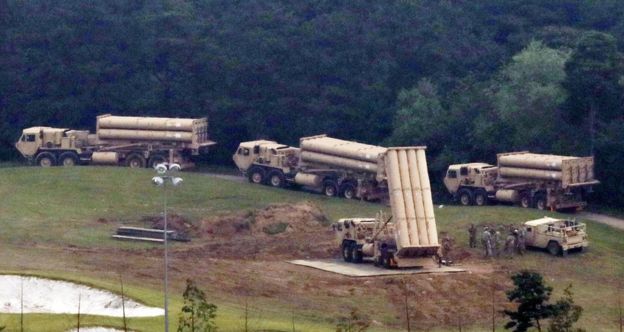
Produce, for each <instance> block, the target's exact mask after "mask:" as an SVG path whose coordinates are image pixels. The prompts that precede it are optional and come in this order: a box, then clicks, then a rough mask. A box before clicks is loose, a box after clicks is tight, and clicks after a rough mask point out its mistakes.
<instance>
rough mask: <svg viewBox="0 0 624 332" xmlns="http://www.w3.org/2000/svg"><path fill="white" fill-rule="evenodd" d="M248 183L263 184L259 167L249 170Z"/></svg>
mask: <svg viewBox="0 0 624 332" xmlns="http://www.w3.org/2000/svg"><path fill="white" fill-rule="evenodd" d="M249 182H251V183H255V184H263V183H264V170H263V169H262V168H260V167H253V168H252V169H251V170H249Z"/></svg>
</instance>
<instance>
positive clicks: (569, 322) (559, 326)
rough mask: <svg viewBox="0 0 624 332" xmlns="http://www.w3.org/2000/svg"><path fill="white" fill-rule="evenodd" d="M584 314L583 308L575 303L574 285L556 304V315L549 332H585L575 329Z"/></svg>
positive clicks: (567, 289)
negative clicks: (573, 296) (573, 295)
mask: <svg viewBox="0 0 624 332" xmlns="http://www.w3.org/2000/svg"><path fill="white" fill-rule="evenodd" d="M582 313H583V308H582V307H581V306H580V305H577V304H575V303H574V299H573V298H572V285H571V284H570V285H569V286H568V287H566V289H565V290H564V296H563V298H561V299H559V300H558V301H557V302H556V303H555V304H554V314H553V317H552V320H551V321H550V326H549V327H548V332H584V331H585V330H583V329H579V328H574V327H573V325H574V324H575V323H576V322H577V321H578V320H579V318H581V314H582Z"/></svg>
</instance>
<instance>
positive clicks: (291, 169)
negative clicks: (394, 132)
mask: <svg viewBox="0 0 624 332" xmlns="http://www.w3.org/2000/svg"><path fill="white" fill-rule="evenodd" d="M386 151H387V148H384V147H380V146H374V145H368V144H362V143H358V142H352V141H345V140H341V139H336V138H331V137H328V136H327V135H317V136H310V137H303V138H301V139H300V147H299V148H296V147H291V146H288V145H284V144H279V143H277V142H275V141H267V140H257V141H249V142H242V143H240V145H239V147H238V149H237V150H236V153H235V154H234V156H233V159H234V163H235V164H236V166H237V167H238V169H239V170H240V171H241V172H242V173H243V174H244V175H246V176H247V177H248V179H249V181H250V182H252V183H256V184H264V185H270V186H273V187H286V186H305V187H307V188H311V189H313V190H316V191H319V192H322V193H323V194H325V195H327V196H342V197H345V198H348V199H352V198H359V199H365V200H376V199H380V198H385V197H387V195H388V191H387V184H386V181H385V178H384V174H383V167H380V166H379V165H380V163H382V157H383V155H384V154H385V153H386Z"/></svg>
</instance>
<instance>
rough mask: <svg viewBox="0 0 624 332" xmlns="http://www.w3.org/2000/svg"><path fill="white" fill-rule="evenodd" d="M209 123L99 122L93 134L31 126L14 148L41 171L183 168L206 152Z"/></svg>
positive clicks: (102, 118)
mask: <svg viewBox="0 0 624 332" xmlns="http://www.w3.org/2000/svg"><path fill="white" fill-rule="evenodd" d="M214 144H215V142H213V141H210V140H208V121H207V120H206V118H201V119H178V118H153V117H131V116H112V115H110V114H106V115H100V116H98V117H97V131H96V133H95V134H91V133H89V131H86V130H71V129H66V128H51V127H31V128H27V129H24V130H23V131H22V136H21V137H20V138H19V140H18V141H17V143H15V147H16V148H17V150H18V151H19V152H20V153H21V154H22V156H24V157H25V158H26V159H28V160H29V161H34V162H35V163H36V164H37V165H39V166H42V167H49V166H56V165H62V166H73V165H77V164H109V165H126V166H129V167H133V168H139V167H146V166H149V167H151V166H153V165H156V164H159V163H162V162H165V161H170V162H176V163H179V164H181V165H182V167H189V166H191V165H192V162H191V157H192V156H196V155H199V154H201V153H205V152H206V148H207V147H209V146H211V145H214Z"/></svg>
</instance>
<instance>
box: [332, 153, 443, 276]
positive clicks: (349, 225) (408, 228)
mask: <svg viewBox="0 0 624 332" xmlns="http://www.w3.org/2000/svg"><path fill="white" fill-rule="evenodd" d="M383 159H384V163H383V164H381V165H380V166H383V174H384V176H385V178H386V180H387V183H388V192H389V194H390V207H391V209H392V218H388V219H386V218H384V217H383V216H382V215H378V216H377V218H345V219H340V220H338V221H337V222H336V223H334V224H333V225H332V227H333V229H334V232H335V234H336V240H337V242H338V245H339V246H340V249H341V251H342V257H343V259H344V260H345V261H346V262H354V263H360V262H362V261H363V259H364V258H366V257H368V258H372V260H373V262H375V264H377V265H382V266H384V267H386V268H394V267H398V268H401V267H422V266H431V265H433V264H434V262H436V261H439V257H438V250H439V248H440V246H439V244H438V234H437V227H436V222H435V216H434V211H433V201H432V198H431V187H430V184H429V175H428V172H427V162H426V159H425V151H424V148H422V147H406V148H388V150H387V152H386V154H385V155H384V157H383ZM432 258H434V259H432Z"/></svg>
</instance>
